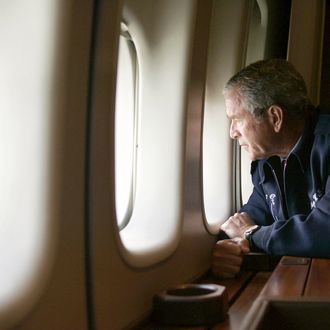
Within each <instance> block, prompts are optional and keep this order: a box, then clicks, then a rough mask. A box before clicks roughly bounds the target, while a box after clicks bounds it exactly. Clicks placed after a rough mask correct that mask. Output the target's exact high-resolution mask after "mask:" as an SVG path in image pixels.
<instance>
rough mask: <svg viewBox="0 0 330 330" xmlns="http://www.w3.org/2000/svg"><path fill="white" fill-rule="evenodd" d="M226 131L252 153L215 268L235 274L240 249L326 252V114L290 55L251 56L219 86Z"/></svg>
mask: <svg viewBox="0 0 330 330" xmlns="http://www.w3.org/2000/svg"><path fill="white" fill-rule="evenodd" d="M224 98H225V103H226V112H227V116H228V118H229V120H230V121H231V126H230V136H231V138H233V139H236V140H237V141H238V143H239V144H240V146H241V148H242V149H243V150H245V151H247V152H248V154H249V157H250V158H251V160H252V164H251V175H252V181H253V185H254V189H253V192H252V194H251V196H250V198H249V200H248V202H247V203H246V204H245V205H244V206H243V207H242V208H241V210H240V211H239V213H235V214H234V215H233V216H231V217H230V218H229V219H228V220H227V221H226V222H224V223H223V224H222V225H221V233H222V235H223V234H225V235H226V236H227V239H224V240H219V241H218V242H217V243H216V245H215V248H214V253H213V265H212V269H213V272H214V274H215V275H217V276H221V277H233V276H235V275H236V274H237V273H238V272H239V270H240V266H241V263H242V259H243V256H244V254H246V253H248V252H249V251H264V252H266V253H268V254H272V255H296V256H318V257H330V179H329V174H330V144H329V142H330V115H327V114H322V113H320V112H321V111H320V109H319V108H314V107H313V106H312V105H311V104H310V101H309V99H308V97H307V90H306V85H305V82H304V80H303V78H302V76H301V75H300V74H299V73H298V72H297V71H296V70H295V68H294V67H293V66H292V65H291V64H290V63H289V62H287V61H285V60H281V59H272V60H264V61H258V62H256V63H253V64H251V65H249V66H247V67H246V68H244V69H243V70H241V71H240V72H238V73H237V74H236V75H235V76H233V77H232V78H231V79H230V80H229V81H228V83H227V84H226V86H225V88H224Z"/></svg>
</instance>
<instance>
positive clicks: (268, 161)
mask: <svg viewBox="0 0 330 330" xmlns="http://www.w3.org/2000/svg"><path fill="white" fill-rule="evenodd" d="M318 117H319V109H318V108H313V110H312V112H311V115H310V116H308V118H307V119H306V122H305V127H304V131H303V134H302V135H301V137H300V138H299V140H298V142H297V143H296V145H295V146H294V147H293V149H292V150H291V152H290V153H289V155H288V158H287V160H288V161H289V160H290V158H292V157H296V158H297V160H298V162H299V164H300V167H301V169H302V171H303V172H305V170H306V168H307V166H308V163H309V156H310V151H311V148H312V145H313V140H314V129H315V125H316V122H317V119H318ZM258 163H259V175H260V183H263V182H264V181H265V179H266V172H267V171H265V165H268V166H269V167H270V168H272V169H274V170H277V169H278V167H279V166H280V164H281V160H280V157H278V156H272V157H269V158H265V159H262V160H260V161H258Z"/></svg>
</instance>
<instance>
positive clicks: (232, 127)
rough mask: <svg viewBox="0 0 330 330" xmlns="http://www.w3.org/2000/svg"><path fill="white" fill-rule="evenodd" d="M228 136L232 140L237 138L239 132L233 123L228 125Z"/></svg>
mask: <svg viewBox="0 0 330 330" xmlns="http://www.w3.org/2000/svg"><path fill="white" fill-rule="evenodd" d="M229 135H230V137H231V138H232V139H237V138H238V137H239V132H238V130H237V128H236V125H235V124H234V123H233V122H231V123H230V130H229Z"/></svg>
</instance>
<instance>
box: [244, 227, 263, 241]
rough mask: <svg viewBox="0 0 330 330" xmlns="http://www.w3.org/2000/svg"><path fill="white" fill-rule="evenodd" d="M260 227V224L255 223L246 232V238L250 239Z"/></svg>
mask: <svg viewBox="0 0 330 330" xmlns="http://www.w3.org/2000/svg"><path fill="white" fill-rule="evenodd" d="M259 229H260V226H258V225H255V226H252V227H250V228H249V229H247V230H246V231H245V233H244V238H245V239H247V240H249V238H250V237H251V236H252V235H253V234H254V233H255V232H256V231H257V230H259Z"/></svg>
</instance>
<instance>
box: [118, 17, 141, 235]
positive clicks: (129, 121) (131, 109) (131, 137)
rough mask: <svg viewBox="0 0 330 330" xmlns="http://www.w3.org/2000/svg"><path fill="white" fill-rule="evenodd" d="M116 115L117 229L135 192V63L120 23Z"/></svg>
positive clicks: (128, 214)
mask: <svg viewBox="0 0 330 330" xmlns="http://www.w3.org/2000/svg"><path fill="white" fill-rule="evenodd" d="M117 70H118V71H117V94H116V114H115V118H116V119H115V120H116V123H115V127H116V132H115V173H116V178H115V186H116V213H117V223H118V226H119V229H123V228H124V227H125V226H126V225H127V224H128V222H129V219H130V217H131V215H132V211H133V203H134V194H135V174H136V173H135V172H136V151H137V149H136V146H137V129H138V128H137V122H138V121H137V114H138V107H137V88H138V62H137V55H136V49H135V45H134V42H133V40H132V37H131V35H130V34H129V31H128V28H127V26H126V25H125V24H124V23H121V34H120V40H119V54H118V69H117Z"/></svg>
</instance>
